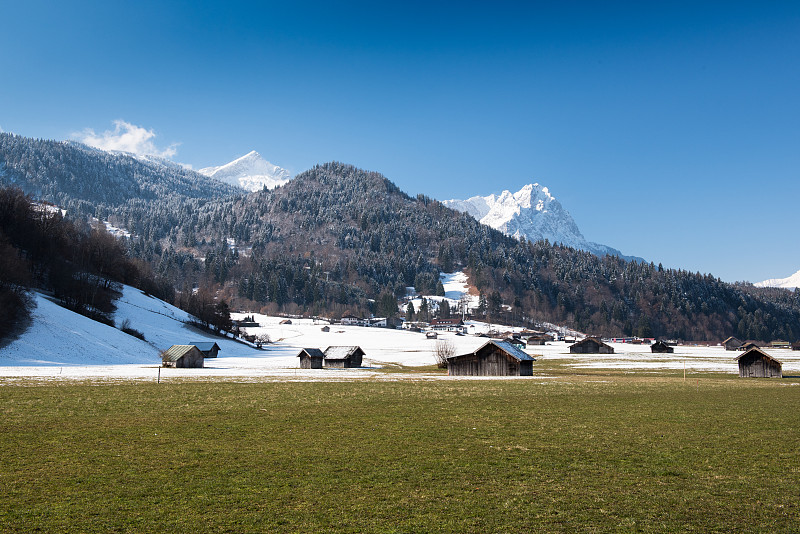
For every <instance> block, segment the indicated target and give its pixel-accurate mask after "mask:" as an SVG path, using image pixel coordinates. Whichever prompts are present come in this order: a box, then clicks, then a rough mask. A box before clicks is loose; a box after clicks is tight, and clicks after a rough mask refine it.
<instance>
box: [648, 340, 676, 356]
mask: <svg viewBox="0 0 800 534" xmlns="http://www.w3.org/2000/svg"><path fill="white" fill-rule="evenodd" d="M650 352H652V353H661V354H672V353H673V352H675V349H674V348H672V347H670V346H669V345H667V344H666V343H664V342H663V341H656V342H655V343H653V344H652V345H650Z"/></svg>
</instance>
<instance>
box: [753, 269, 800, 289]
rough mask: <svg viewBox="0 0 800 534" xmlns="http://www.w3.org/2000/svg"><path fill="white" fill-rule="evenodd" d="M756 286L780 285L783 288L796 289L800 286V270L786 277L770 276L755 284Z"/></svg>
mask: <svg viewBox="0 0 800 534" xmlns="http://www.w3.org/2000/svg"><path fill="white" fill-rule="evenodd" d="M753 285H754V286H756V287H779V288H783V289H795V288H798V287H800V271H797V272H796V273H794V274H793V275H791V276H787V277H786V278H770V279H769V280H764V281H763V282H757V283H755V284H753Z"/></svg>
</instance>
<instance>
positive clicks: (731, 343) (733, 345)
mask: <svg viewBox="0 0 800 534" xmlns="http://www.w3.org/2000/svg"><path fill="white" fill-rule="evenodd" d="M722 346H723V347H725V350H739V347H741V346H742V340H741V339H736V338H735V337H733V336H731V337H729V338H728V339H726V340H725V341H723V342H722Z"/></svg>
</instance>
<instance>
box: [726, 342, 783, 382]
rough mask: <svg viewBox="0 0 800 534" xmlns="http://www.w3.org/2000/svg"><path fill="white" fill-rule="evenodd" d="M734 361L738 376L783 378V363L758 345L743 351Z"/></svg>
mask: <svg viewBox="0 0 800 534" xmlns="http://www.w3.org/2000/svg"><path fill="white" fill-rule="evenodd" d="M736 361H737V362H738V363H739V376H740V377H743V378H744V377H754V378H783V364H782V363H781V362H779V361H778V360H776V359H775V358H773V357H772V356H770V355H769V354H767V353H766V352H764V351H763V350H761V349H759V348H758V347H754V348H752V349H750V350H747V351H745V352H743V353H742V354H741V355H739V357H738V358H736Z"/></svg>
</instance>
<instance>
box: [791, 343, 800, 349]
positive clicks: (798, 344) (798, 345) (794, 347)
mask: <svg viewBox="0 0 800 534" xmlns="http://www.w3.org/2000/svg"><path fill="white" fill-rule="evenodd" d="M792 350H800V341H795V342H794V343H792Z"/></svg>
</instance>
